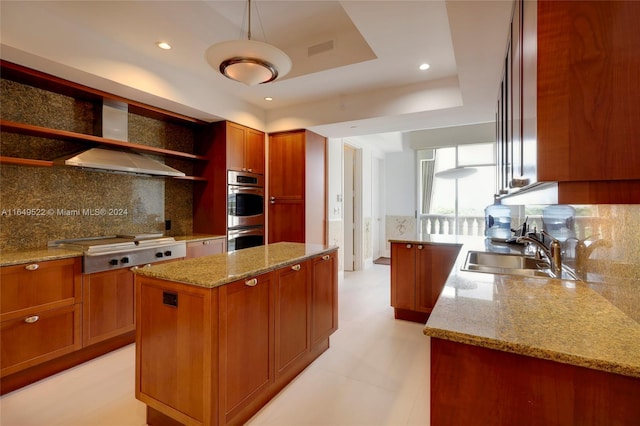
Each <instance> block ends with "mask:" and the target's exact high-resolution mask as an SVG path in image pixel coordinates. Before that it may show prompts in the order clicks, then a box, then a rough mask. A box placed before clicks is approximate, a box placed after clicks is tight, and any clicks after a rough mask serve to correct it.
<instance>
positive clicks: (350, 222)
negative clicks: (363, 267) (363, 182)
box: [342, 145, 356, 271]
mask: <svg viewBox="0 0 640 426" xmlns="http://www.w3.org/2000/svg"><path fill="white" fill-rule="evenodd" d="M342 149H343V156H342V158H343V168H344V173H343V176H344V179H343V183H342V185H343V194H344V197H343V213H344V218H343V223H344V270H345V271H353V270H354V267H355V262H354V259H355V249H354V240H355V235H354V233H355V208H354V194H355V187H354V184H355V179H354V177H355V176H354V169H355V158H356V150H355V149H353V148H352V147H350V146H349V145H343V148H342Z"/></svg>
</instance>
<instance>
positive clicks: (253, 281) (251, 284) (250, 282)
mask: <svg viewBox="0 0 640 426" xmlns="http://www.w3.org/2000/svg"><path fill="white" fill-rule="evenodd" d="M244 283H245V284H246V285H248V286H249V287H255V286H256V284H258V279H257V278H251V279H250V280H246V281H245V282H244Z"/></svg>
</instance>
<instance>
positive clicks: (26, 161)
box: [0, 156, 53, 167]
mask: <svg viewBox="0 0 640 426" xmlns="http://www.w3.org/2000/svg"><path fill="white" fill-rule="evenodd" d="M0 164H15V165H18V166H37V167H52V166H53V161H47V160H32V159H30V158H17V157H4V156H0Z"/></svg>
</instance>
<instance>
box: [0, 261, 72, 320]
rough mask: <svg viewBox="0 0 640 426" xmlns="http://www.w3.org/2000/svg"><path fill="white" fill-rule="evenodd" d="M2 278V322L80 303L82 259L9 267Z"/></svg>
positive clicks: (5, 269)
mask: <svg viewBox="0 0 640 426" xmlns="http://www.w3.org/2000/svg"><path fill="white" fill-rule="evenodd" d="M0 274H1V277H0V278H1V282H2V285H1V286H0V321H5V320H9V319H12V318H19V317H21V316H26V315H29V314H30V313H33V312H36V311H44V310H47V309H54V308H58V307H61V306H69V305H73V304H75V303H78V302H80V298H81V291H82V288H81V283H82V259H81V258H79V257H78V258H71V259H61V260H51V261H47V262H35V263H31V264H24V265H15V266H5V267H3V268H1V270H0Z"/></svg>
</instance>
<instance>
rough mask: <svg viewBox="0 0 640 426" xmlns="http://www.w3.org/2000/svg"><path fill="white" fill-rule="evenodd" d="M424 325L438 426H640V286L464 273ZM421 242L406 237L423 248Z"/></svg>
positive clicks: (477, 244) (469, 242) (456, 275)
mask: <svg viewBox="0 0 640 426" xmlns="http://www.w3.org/2000/svg"><path fill="white" fill-rule="evenodd" d="M451 238H452V240H451V241H452V242H458V243H460V244H463V246H462V249H461V250H460V254H459V255H458V258H457V260H456V262H455V264H454V266H453V268H452V270H451V273H450V275H449V277H448V278H447V280H446V282H445V286H444V288H443V290H442V292H441V294H440V297H439V298H438V301H437V303H436V305H435V307H434V308H433V310H432V312H431V314H430V316H429V319H428V321H427V323H426V325H425V328H424V334H425V335H428V336H430V337H431V424H432V426H438V425H450V424H465V425H486V424H519V425H539V424H556V425H575V424H580V425H590V424H619V425H627V424H640V404H639V402H640V303H638V302H639V300H640V299H639V297H638V280H637V279H635V280H634V279H627V278H613V277H604V281H603V282H598V283H592V282H583V281H573V280H559V279H550V278H541V277H525V276H515V275H498V274H490V273H480V272H467V271H463V270H461V267H462V265H463V264H464V261H465V259H466V256H467V252H468V251H470V250H485V251H492V250H495V251H502V252H511V251H513V250H514V248H513V247H511V246H506V245H505V246H499V245H497V246H491V247H488V246H487V245H486V243H485V241H484V239H468V238H464V237H459V238H458V237H451ZM420 241H421V240H420V239H411V240H406V242H407V243H414V244H416V243H419V242H420Z"/></svg>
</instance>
